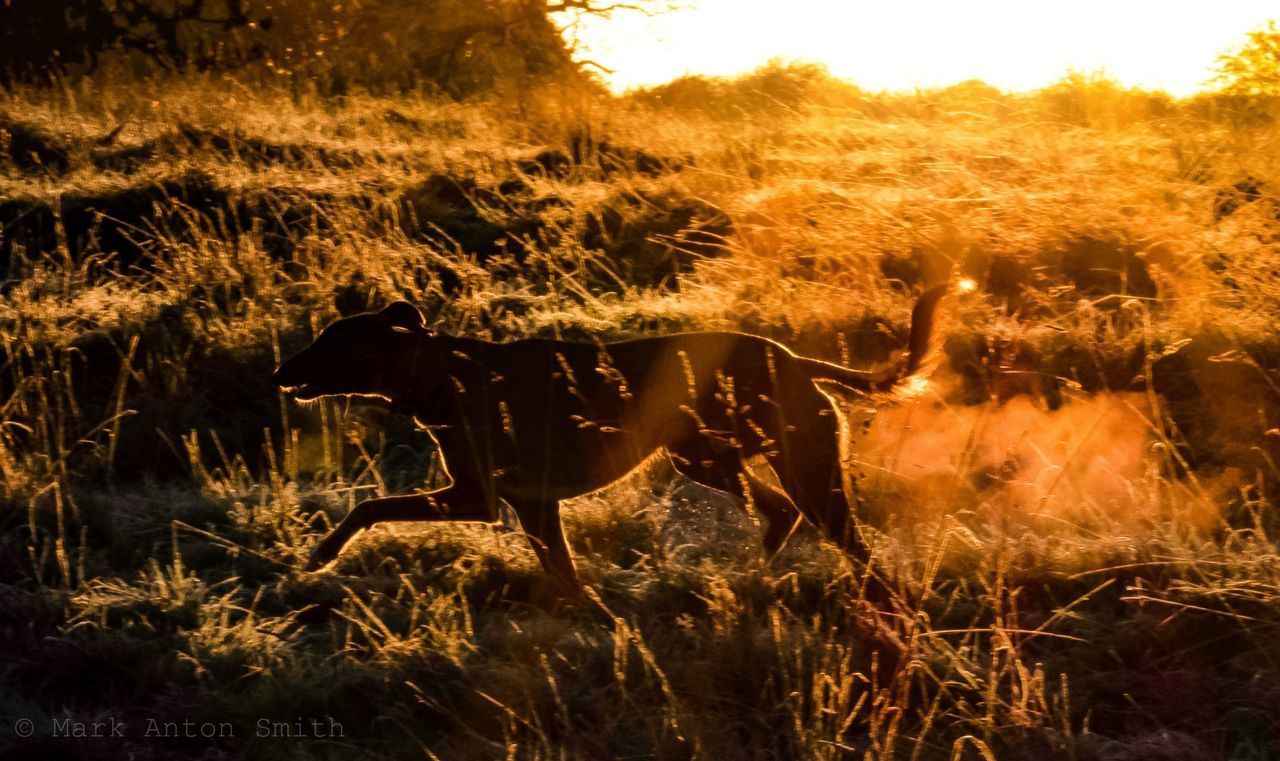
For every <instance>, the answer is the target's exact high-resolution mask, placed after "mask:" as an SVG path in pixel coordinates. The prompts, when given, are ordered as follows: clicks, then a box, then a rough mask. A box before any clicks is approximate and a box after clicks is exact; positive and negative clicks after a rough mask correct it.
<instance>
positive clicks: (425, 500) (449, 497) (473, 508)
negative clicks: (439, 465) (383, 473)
mask: <svg viewBox="0 0 1280 761" xmlns="http://www.w3.org/2000/svg"><path fill="white" fill-rule="evenodd" d="M497 519H498V510H497V503H496V502H494V501H493V500H490V499H487V498H486V497H485V496H484V494H483V493H482V492H481V491H479V490H477V489H470V488H467V487H465V486H462V485H460V484H456V483H455V484H452V485H450V486H446V487H444V488H443V489H437V490H436V491H433V492H428V493H426V494H408V495H405V496H401V497H383V498H380V499H371V500H367V501H365V502H361V503H360V504H358V505H356V506H355V507H354V508H352V510H351V512H350V513H349V514H347V517H346V518H344V519H343V521H342V522H341V523H339V524H338V526H337V528H335V529H334V530H333V531H331V532H329V535H328V536H326V537H325V538H324V539H323V540H321V542H320V544H319V545H317V546H316V548H315V550H314V551H313V552H312V553H311V558H310V559H309V560H308V561H307V570H308V571H314V570H316V569H317V568H320V567H321V566H323V565H325V564H326V563H328V562H329V561H331V560H333V559H334V558H336V557H337V556H338V553H339V552H341V551H342V548H343V547H345V546H346V544H347V542H349V541H351V539H352V538H353V537H354V536H355V535H356V534H357V533H359V532H360V531H362V530H364V529H367V528H369V527H371V526H373V525H374V524H377V523H387V522H390V521H481V522H485V523H492V522H493V521H496V520H497Z"/></svg>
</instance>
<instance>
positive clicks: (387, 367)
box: [274, 286, 945, 597]
mask: <svg viewBox="0 0 1280 761" xmlns="http://www.w3.org/2000/svg"><path fill="white" fill-rule="evenodd" d="M944 292H945V286H939V287H936V288H933V289H931V290H929V291H927V292H925V293H924V294H923V295H922V296H921V297H920V298H919V300H918V301H917V302H916V305H915V308H914V310H913V312H912V316H911V337H910V339H909V343H908V353H907V360H906V362H905V364H904V365H902V366H900V367H897V368H893V369H891V370H888V371H885V372H882V373H870V372H864V371H857V370H851V369H849V368H846V367H842V366H840V365H836V364H832V363H829V362H823V361H820V360H816V359H810V358H807V357H801V356H797V355H796V354H794V353H792V352H791V351H790V350H789V349H787V348H786V347H785V346H783V345H781V344H779V343H777V342H775V341H771V340H769V339H767V338H761V337H759V336H753V335H747V334H744V333H733V332H707V333H681V334H677V335H670V336H661V337H657V338H641V339H636V340H632V341H620V342H616V343H601V344H596V345H593V344H589V343H572V342H567V341H554V340H545V339H530V340H522V341H515V342H512V343H491V342H488V341H480V340H475V339H470V338H461V337H456V336H448V335H442V334H439V333H435V332H433V331H432V330H430V329H428V328H426V327H425V325H424V323H423V317H422V314H421V313H420V312H419V311H418V310H417V309H416V308H415V307H414V306H413V305H412V304H409V303H408V302H398V303H395V304H392V305H391V306H388V307H387V308H385V309H383V310H382V311H380V312H371V313H367V314H359V315H354V316H352V317H347V318H345V319H341V320H338V321H337V322H335V323H333V324H332V325H330V326H329V327H327V328H325V330H324V331H323V332H322V333H321V334H320V336H319V338H317V339H316V340H315V342H314V343H313V344H312V345H311V346H309V347H308V348H306V349H304V350H303V351H301V352H299V353H298V354H297V355H295V356H293V357H292V358H290V359H289V360H287V361H286V362H285V363H284V364H282V365H281V366H280V368H279V369H278V370H277V371H276V373H275V376H274V380H275V382H276V383H277V384H278V385H279V386H281V387H282V388H285V389H288V390H290V391H292V393H293V395H294V396H295V397H296V398H297V399H299V400H304V401H305V400H311V399H316V398H319V397H322V396H374V397H380V398H382V399H385V400H387V401H389V402H390V403H391V406H392V409H393V410H395V411H399V412H403V413H406V414H409V415H412V416H413V418H414V420H415V421H416V422H417V424H418V425H420V426H422V427H424V428H426V429H427V430H428V431H429V432H430V434H431V436H432V438H433V439H434V440H435V442H436V444H437V445H438V446H439V449H440V453H441V455H442V456H443V460H444V463H445V467H446V470H447V471H448V474H449V477H450V479H451V481H452V483H451V484H450V485H449V486H446V487H444V488H442V489H437V490H436V491H433V492H430V493H422V494H411V495H407V496H399V497H386V498H382V499H372V500H369V501H366V502H361V503H360V504H358V505H356V507H355V508H354V509H353V510H352V511H351V514H350V515H348V516H347V518H346V519H345V520H343V521H342V523H341V524H340V525H339V526H338V527H337V528H335V529H334V530H333V532H332V533H330V534H329V535H328V536H326V537H325V538H324V540H323V541H321V542H320V544H319V546H318V547H317V548H316V549H315V551H314V553H313V554H312V556H311V560H310V562H309V564H308V569H312V570H313V569H315V568H318V567H320V566H322V565H324V564H325V563H327V562H329V561H330V560H332V559H333V558H334V557H336V556H337V554H338V552H339V551H340V550H341V549H342V548H343V546H344V545H346V543H347V542H348V541H350V539H351V538H352V537H353V536H354V535H355V534H356V533H357V532H359V531H360V530H361V529H365V528H368V527H370V526H372V525H374V524H375V523H381V522H383V521H443V520H452V521H496V520H497V519H498V515H499V513H498V511H499V503H500V502H506V503H507V504H509V505H510V506H511V507H512V508H513V509H514V510H515V513H516V515H517V516H519V518H520V523H521V525H522V527H523V528H524V530H525V532H526V533H527V535H528V538H529V542H530V544H532V545H533V549H534V552H535V553H537V555H538V559H539V560H541V561H542V565H543V567H544V568H545V569H546V571H547V573H548V574H549V575H550V576H551V577H552V578H553V579H554V580H555V581H556V582H557V584H558V585H559V591H560V592H561V593H562V594H563V595H564V596H567V597H573V596H576V595H577V594H578V592H579V591H580V587H579V583H578V577H577V573H576V572H575V570H574V566H573V559H572V557H571V555H570V552H569V547H568V545H567V544H566V542H565V537H564V531H563V529H562V527H561V523H560V500H563V499H569V498H571V497H577V496H579V495H582V494H586V493H588V492H592V491H595V490H597V489H600V488H601V487H604V486H607V485H608V484H610V483H612V482H614V481H616V480H617V479H619V478H620V477H622V476H624V475H625V474H627V473H628V472H630V471H631V470H633V469H634V468H636V467H637V466H638V465H640V464H641V463H642V462H644V461H646V460H647V459H649V458H650V457H651V456H652V455H654V454H655V453H657V452H659V451H660V450H665V452H666V454H667V455H668V456H669V457H670V459H671V462H672V464H673V465H674V466H675V468H676V470H678V471H679V472H680V473H683V474H684V475H686V476H688V477H689V478H691V479H693V480H694V481H697V482H699V483H701V484H705V485H707V486H710V487H712V488H714V489H720V490H723V491H726V492H731V493H734V494H739V495H742V496H744V497H747V498H749V499H750V501H751V502H752V503H753V504H754V505H755V507H756V509H757V510H758V512H759V513H760V514H761V515H762V516H763V518H764V522H765V524H766V527H765V532H764V537H763V541H764V548H765V551H766V552H767V553H769V554H770V555H772V554H773V553H775V552H776V551H777V550H778V549H779V548H780V547H781V545H782V544H783V542H784V541H785V540H786V538H787V537H788V536H789V534H790V533H791V531H792V530H793V529H794V528H795V526H796V524H797V522H798V521H799V519H800V517H801V516H803V517H804V518H806V519H808V520H809V521H810V522H812V523H813V524H815V525H817V526H818V527H819V528H821V529H822V530H823V531H824V532H825V534H826V535H827V536H828V537H830V538H831V539H832V540H833V541H834V542H836V544H837V545H839V546H840V547H841V548H842V549H843V550H845V551H846V552H848V553H849V554H850V555H852V556H854V557H856V558H860V559H865V558H866V554H867V551H866V547H865V545H864V544H863V542H862V541H861V538H860V537H859V535H858V531H857V529H856V525H855V523H854V521H853V516H852V514H851V511H850V506H849V502H848V500H847V499H846V497H845V493H844V489H843V485H842V481H843V479H842V476H841V469H840V454H839V450H840V447H839V420H838V419H837V414H836V410H835V407H834V405H833V404H832V401H831V399H830V398H828V397H827V396H826V394H825V393H823V392H822V391H821V390H820V389H819V387H818V384H819V383H831V384H834V385H835V386H837V387H840V388H843V389H845V390H847V391H848V392H849V393H853V394H858V395H863V396H877V395H885V394H891V393H894V392H895V391H897V390H901V389H902V388H903V383H904V382H905V381H906V380H908V379H910V378H911V377H913V376H917V375H920V374H922V373H923V372H924V371H925V369H926V366H927V363H926V362H925V358H926V356H927V355H928V354H929V353H930V350H931V347H932V345H933V343H934V341H933V337H934V333H935V322H936V320H935V317H936V314H937V311H938V309H937V307H938V303H939V300H940V299H941V297H942V296H943V294H944ZM749 461H750V463H751V464H750V465H749V464H748V463H749ZM768 471H772V475H773V478H768V477H767V476H768V475H769V473H768ZM775 482H776V483H775Z"/></svg>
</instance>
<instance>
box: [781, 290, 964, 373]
mask: <svg viewBox="0 0 1280 761" xmlns="http://www.w3.org/2000/svg"><path fill="white" fill-rule="evenodd" d="M945 295H947V284H946V283H943V284H942V285H935V286H934V287H932V288H930V289H929V290H927V291H925V292H924V293H922V294H920V298H918V299H916V305H915V306H914V307H913V308H912V309H911V337H910V338H909V339H907V359H906V363H905V364H904V365H902V366H900V367H890V368H888V369H886V370H881V371H879V372H873V371H868V370H854V369H851V368H848V367H844V366H843V365H837V364H835V363H833V362H824V361H822V360H820V359H811V358H809V357H800V358H799V359H800V363H801V365H802V366H803V367H804V368H805V369H806V370H807V371H808V372H809V377H810V378H812V379H813V380H814V381H818V382H823V381H826V382H828V383H834V384H835V385H837V386H844V387H845V388H848V389H850V390H852V391H855V392H861V393H873V394H883V393H892V394H909V393H911V391H912V390H913V387H914V384H912V383H911V381H912V380H913V379H915V378H925V377H928V375H929V373H931V372H933V369H934V368H935V367H936V366H937V364H938V362H939V361H940V360H941V358H942V350H941V349H942V347H941V342H939V341H938V340H937V339H938V323H939V322H940V321H941V320H940V314H939V309H938V307H939V304H940V303H941V302H942V297H943V296H945Z"/></svg>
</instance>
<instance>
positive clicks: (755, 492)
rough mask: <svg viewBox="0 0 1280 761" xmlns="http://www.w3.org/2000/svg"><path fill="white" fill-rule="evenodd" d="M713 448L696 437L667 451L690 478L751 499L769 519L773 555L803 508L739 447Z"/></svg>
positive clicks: (767, 546)
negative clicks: (752, 465) (755, 467)
mask: <svg viewBox="0 0 1280 761" xmlns="http://www.w3.org/2000/svg"><path fill="white" fill-rule="evenodd" d="M709 449H710V447H708V445H706V443H705V442H701V441H697V440H693V441H686V442H682V443H680V444H675V445H672V446H669V447H668V448H667V452H668V454H669V455H670V459H671V464H672V466H673V467H675V469H676V470H677V471H679V472H680V473H681V474H682V475H684V476H685V477H686V478H688V479H689V480H691V481H696V482H698V483H700V484H702V485H703V486H709V487H711V488H712V489H718V490H720V491H723V492H728V493H729V494H735V495H740V496H742V497H744V498H748V499H750V500H751V503H752V504H753V505H754V506H755V509H756V511H757V512H758V513H759V514H760V515H761V517H763V518H764V520H765V527H764V535H763V537H762V538H761V543H762V544H763V545H764V553H765V557H766V558H771V557H773V556H774V555H776V554H777V553H778V550H780V549H782V545H783V544H784V543H785V542H786V541H787V538H788V537H789V536H791V532H792V531H794V530H795V527H796V525H797V524H798V523H799V522H800V511H799V510H797V509H796V506H795V504H794V503H793V502H792V501H791V498H790V497H788V496H787V495H786V493H785V492H783V491H782V490H781V489H779V488H778V487H777V486H774V485H773V484H771V483H769V482H768V481H765V480H764V479H762V478H760V477H759V476H758V475H757V474H756V473H754V472H752V470H751V468H750V466H748V465H747V464H746V463H745V462H743V459H742V455H741V454H740V453H739V452H738V451H737V450H735V449H732V448H723V449H721V450H720V451H718V452H715V453H712V452H710V451H708V450H709Z"/></svg>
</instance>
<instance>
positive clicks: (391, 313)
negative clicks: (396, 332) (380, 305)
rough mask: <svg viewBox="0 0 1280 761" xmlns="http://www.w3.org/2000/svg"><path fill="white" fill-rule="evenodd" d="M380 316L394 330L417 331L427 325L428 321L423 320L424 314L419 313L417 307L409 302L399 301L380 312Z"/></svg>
mask: <svg viewBox="0 0 1280 761" xmlns="http://www.w3.org/2000/svg"><path fill="white" fill-rule="evenodd" d="M378 315H379V316H381V317H382V319H384V320H386V321H387V324H389V325H391V327H393V328H408V329H410V330H417V329H420V328H422V327H423V326H424V325H425V324H426V321H425V320H423V318H422V312H419V311H418V308H417V307H416V306H414V305H413V304H410V303H409V302H407V301H397V302H396V303H394V304H392V305H391V306H388V307H385V308H384V309H383V310H382V311H381V312H378Z"/></svg>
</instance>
